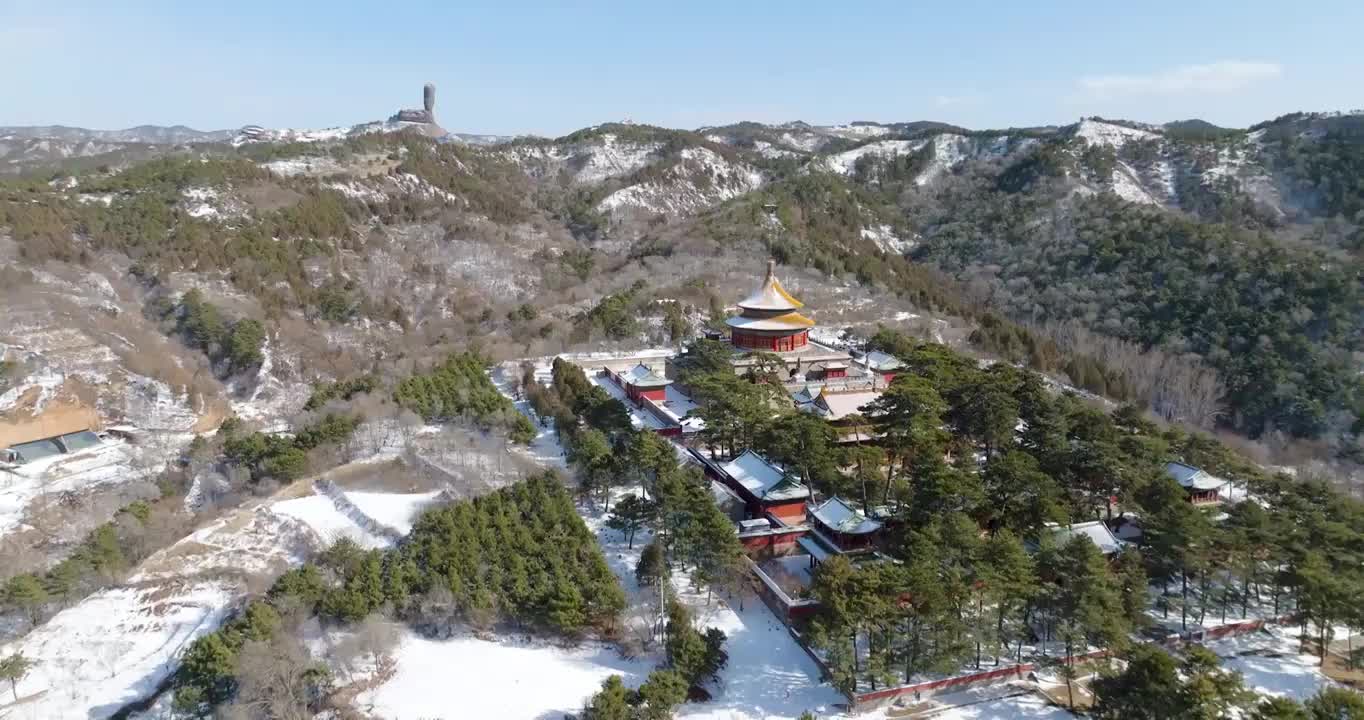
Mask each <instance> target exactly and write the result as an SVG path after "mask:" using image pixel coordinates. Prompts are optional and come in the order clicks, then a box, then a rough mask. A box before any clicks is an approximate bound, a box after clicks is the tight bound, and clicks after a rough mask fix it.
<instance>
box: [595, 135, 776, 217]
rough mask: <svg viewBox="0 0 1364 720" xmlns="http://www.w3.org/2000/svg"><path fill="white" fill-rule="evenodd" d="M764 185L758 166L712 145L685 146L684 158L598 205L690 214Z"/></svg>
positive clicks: (614, 209)
mask: <svg viewBox="0 0 1364 720" xmlns="http://www.w3.org/2000/svg"><path fill="white" fill-rule="evenodd" d="M700 178H705V180H704V181H700ZM762 185H763V176H762V173H760V172H758V170H757V169H756V168H753V167H751V166H749V165H747V164H745V163H737V162H731V161H729V160H727V159H725V158H724V157H722V156H720V155H719V154H718V153H716V152H715V151H713V150H711V149H710V148H704V147H702V148H685V149H683V150H682V152H681V159H680V160H679V161H678V162H677V163H676V164H675V165H673V166H672V167H669V168H667V169H666V170H664V171H663V172H662V173H661V174H660V176H658V177H656V178H653V179H650V180H648V181H646V182H642V183H638V184H635V185H630V186H629V187H624V188H621V189H620V190H617V191H615V192H613V193H611V194H610V195H607V196H606V197H605V198H603V199H602V201H601V202H599V203H598V204H597V210H598V212H606V213H610V212H617V211H626V210H643V211H646V212H651V213H663V214H671V215H686V214H691V213H695V212H699V211H701V210H704V209H706V208H709V207H711V206H713V205H718V204H719V203H722V202H724V201H726V200H730V199H733V198H736V197H739V196H740V195H745V194H747V193H750V192H752V191H754V190H756V189H758V188H760V187H762Z"/></svg>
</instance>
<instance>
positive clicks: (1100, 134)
mask: <svg viewBox="0 0 1364 720" xmlns="http://www.w3.org/2000/svg"><path fill="white" fill-rule="evenodd" d="M1075 137H1079V138H1084V139H1085V142H1088V143H1089V144H1090V145H1103V146H1107V147H1111V148H1113V149H1114V150H1117V149H1119V148H1121V147H1122V146H1124V145H1126V144H1127V143H1129V142H1134V141H1135V142H1140V141H1143V140H1154V139H1156V138H1158V137H1160V135H1159V134H1158V133H1155V132H1151V131H1150V130H1138V129H1136V128H1130V127H1127V126H1125V125H1114V124H1112V123H1106V122H1102V121H1099V120H1081V121H1080V122H1079V123H1078V124H1077V125H1076V126H1075Z"/></svg>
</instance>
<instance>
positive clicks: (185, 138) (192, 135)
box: [0, 125, 237, 145]
mask: <svg viewBox="0 0 1364 720" xmlns="http://www.w3.org/2000/svg"><path fill="white" fill-rule="evenodd" d="M236 134H237V131H236V130H207V131H205V130H195V129H194V128H191V127H186V126H184V125H170V126H166V125H138V126H137V127H130V128H124V129H122V130H91V129H89V128H81V127H71V126H67V125H18V126H8V127H0V138H3V137H15V138H35V139H51V140H64V141H67V142H83V141H90V140H99V141H102V142H123V143H146V144H148V145H164V144H172V145H178V144H182V143H192V142H223V141H224V140H228V139H230V138H232V137H233V136H235V135H236Z"/></svg>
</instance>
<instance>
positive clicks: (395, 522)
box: [346, 491, 441, 535]
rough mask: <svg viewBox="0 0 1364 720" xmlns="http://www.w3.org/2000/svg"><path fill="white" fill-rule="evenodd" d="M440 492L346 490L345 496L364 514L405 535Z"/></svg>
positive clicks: (437, 497)
mask: <svg viewBox="0 0 1364 720" xmlns="http://www.w3.org/2000/svg"><path fill="white" fill-rule="evenodd" d="M440 496H441V494H440V492H439V491H435V492H426V493H407V494H399V493H377V492H347V493H346V498H347V499H349V500H350V501H351V502H352V503H354V504H355V506H356V507H358V508H360V511H361V512H363V513H364V514H365V515H366V516H368V517H370V518H372V519H374V520H375V521H376V522H379V523H381V524H382V525H384V526H386V527H391V528H393V529H394V530H397V531H398V532H400V533H402V534H404V535H406V534H408V533H409V532H412V523H414V522H416V520H417V517H418V516H419V515H421V513H422V511H423V510H425V509H426V508H427V507H428V506H430V505H431V503H434V502H436V501H437V500H439V499H440Z"/></svg>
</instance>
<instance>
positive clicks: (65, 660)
mask: <svg viewBox="0 0 1364 720" xmlns="http://www.w3.org/2000/svg"><path fill="white" fill-rule="evenodd" d="M232 597H233V592H232V590H231V588H230V587H229V584H227V583H219V582H213V581H206V582H186V583H184V584H182V585H181V586H180V587H178V588H176V589H175V590H174V591H172V592H166V591H165V590H164V589H162V588H159V587H158V588H148V589H136V588H116V589H112V590H105V591H103V592H99V593H96V594H95V595H93V596H91V597H89V598H86V599H85V600H84V601H83V602H81V603H80V604H79V605H77V606H75V607H72V608H69V609H67V610H64V611H62V612H61V613H59V614H58V615H57V616H56V617H54V618H52V619H51V620H49V621H48V622H47V623H45V624H43V625H42V626H41V627H39V628H38V629H37V630H34V631H33V632H32V633H29V635H28V636H27V637H25V638H24V639H23V640H22V641H21V642H19V643H17V644H15V645H14V646H13V647H11V648H5V651H6V653H8V652H11V651H21V652H22V653H23V654H24V656H25V657H27V658H29V659H30V660H33V661H34V668H33V670H32V671H31V672H30V673H29V674H28V676H26V677H25V678H24V679H23V680H21V681H20V682H19V684H18V686H17V688H16V691H17V692H18V694H19V697H20V699H21V702H20V703H19V704H18V705H13V704H11V702H10V701H11V700H12V695H10V693H8V692H7V693H5V696H4V697H3V698H0V717H5V718H7V719H8V720H57V719H59V718H71V719H72V720H76V719H78V718H79V719H82V720H83V719H85V718H105V717H109V716H110V715H112V714H113V713H114V712H116V711H117V710H118V709H119V708H121V707H122V706H124V705H126V704H128V703H130V702H133V701H135V700H138V699H139V698H143V697H146V696H148V695H151V694H152V693H153V692H154V691H155V690H156V686H157V684H158V683H160V682H161V680H162V679H164V678H165V677H166V676H168V675H169V674H170V673H171V671H172V670H173V669H174V666H175V662H174V658H175V656H176V655H177V654H178V653H179V652H180V651H181V650H182V649H183V648H185V647H186V646H188V645H189V643H191V642H193V641H194V640H195V639H196V638H198V637H199V636H201V635H203V634H205V633H208V632H211V631H212V630H213V629H214V628H216V627H217V626H218V624H219V623H221V622H222V620H223V617H224V616H225V615H226V613H227V610H228V607H229V605H230V603H231V599H232ZM8 689H9V688H6V690H8Z"/></svg>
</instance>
